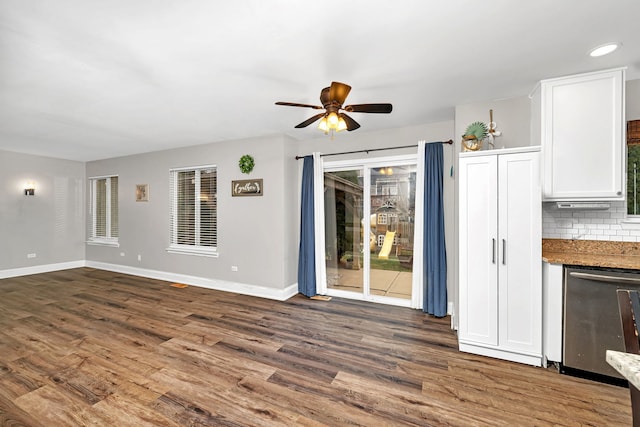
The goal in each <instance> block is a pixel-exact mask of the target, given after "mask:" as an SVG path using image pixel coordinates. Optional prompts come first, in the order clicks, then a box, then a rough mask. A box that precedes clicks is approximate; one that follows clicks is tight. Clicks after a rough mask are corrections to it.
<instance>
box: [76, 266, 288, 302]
mask: <svg viewBox="0 0 640 427" xmlns="http://www.w3.org/2000/svg"><path fill="white" fill-rule="evenodd" d="M86 266H87V267H91V268H97V269H99V270H107V271H114V272H116V273H123V274H131V275H133V276H142V277H148V278H150V279H156V280H166V281H168V282H175V283H184V284H186V285H192V286H199V287H202V288H207V289H215V290H217V291H225V292H233V293H236V294H242V295H250V296H254V297H260V298H267V299H273V300H278V301H285V300H287V299H289V298H291V297H292V296H294V295H296V294H297V293H298V284H297V283H294V284H292V285H289V286H287V287H286V288H284V289H274V288H269V287H266V286H259V285H249V284H246V283H237V282H229V281H226V280H218V279H209V278H206V277H198V276H189V275H186V274H177V273H170V272H167V271H158V270H148V269H145V268H137V267H129V266H126V265H118V264H109V263H104V262H97V261H86Z"/></svg>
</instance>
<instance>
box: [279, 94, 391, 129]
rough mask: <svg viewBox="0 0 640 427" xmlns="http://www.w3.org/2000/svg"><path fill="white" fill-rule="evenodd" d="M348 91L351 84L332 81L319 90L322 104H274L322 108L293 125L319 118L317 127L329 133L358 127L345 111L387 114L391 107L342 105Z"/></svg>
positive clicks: (299, 125) (298, 126) (303, 123)
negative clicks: (328, 85) (320, 111)
mask: <svg viewBox="0 0 640 427" xmlns="http://www.w3.org/2000/svg"><path fill="white" fill-rule="evenodd" d="M350 91H351V86H349V85H347V84H344V83H340V82H332V83H331V86H330V87H325V88H324V89H322V91H321V92H320V102H321V103H322V106H319V105H309V104H298V103H295V102H276V105H287V106H290V107H305V108H313V109H314V110H322V109H324V110H325V111H324V112H322V113H319V114H316V115H315V116H313V117H310V118H309V119H307V120H305V121H304V122H302V123H300V124H298V125H296V126H295V127H296V128H304V127H307V126H309V125H310V124H311V123H313V122H315V121H316V120H320V124H319V125H318V129H320V130H322V131H324V133H325V134H326V133H329V131H332V132H333V131H336V132H340V131H342V130H345V129H346V130H348V131H352V130H356V129H358V128H359V127H360V124H358V122H356V121H355V120H353V119H352V118H351V117H350V116H348V115H347V114H346V113H345V112H349V113H377V114H388V113H390V112H391V110H392V109H393V106H392V105H391V104H352V105H346V106H344V107H343V106H342V104H344V101H345V99H347V95H349V92H350Z"/></svg>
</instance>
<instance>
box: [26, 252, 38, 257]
mask: <svg viewBox="0 0 640 427" xmlns="http://www.w3.org/2000/svg"><path fill="white" fill-rule="evenodd" d="M35 257H36V254H35V253H33V254H27V258H35Z"/></svg>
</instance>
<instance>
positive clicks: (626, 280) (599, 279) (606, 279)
mask: <svg viewBox="0 0 640 427" xmlns="http://www.w3.org/2000/svg"><path fill="white" fill-rule="evenodd" d="M569 276H571V277H575V278H577V279H587V280H594V281H596V282H606V283H631V284H636V285H640V279H634V278H632V277H619V276H606V275H604V274H593V273H580V272H578V271H572V272H571V273H569Z"/></svg>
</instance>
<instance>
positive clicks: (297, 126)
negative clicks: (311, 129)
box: [296, 113, 325, 129]
mask: <svg viewBox="0 0 640 427" xmlns="http://www.w3.org/2000/svg"><path fill="white" fill-rule="evenodd" d="M324 114H325V113H320V114H316V115H315V116H313V117H311V118H309V119H307V120H305V121H304V122H302V123H300V124H299V125H296V128H298V129H299V128H306V127H307V126H309V125H310V124H311V123H313V122H315V121H316V120H318V119H319V118H320V117H322V116H324Z"/></svg>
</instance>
